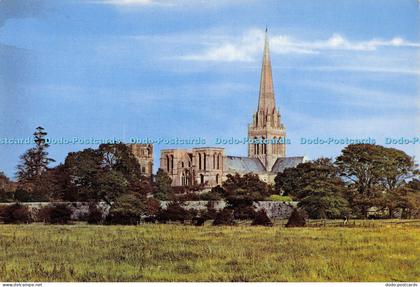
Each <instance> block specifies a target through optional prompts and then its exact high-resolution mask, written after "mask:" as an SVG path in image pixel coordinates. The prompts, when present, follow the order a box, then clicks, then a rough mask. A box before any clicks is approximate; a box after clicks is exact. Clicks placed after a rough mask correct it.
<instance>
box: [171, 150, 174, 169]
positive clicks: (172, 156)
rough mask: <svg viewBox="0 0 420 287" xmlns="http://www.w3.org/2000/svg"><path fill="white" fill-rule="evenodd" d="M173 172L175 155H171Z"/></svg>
mask: <svg viewBox="0 0 420 287" xmlns="http://www.w3.org/2000/svg"><path fill="white" fill-rule="evenodd" d="M171 170H174V155H173V154H172V155H171Z"/></svg>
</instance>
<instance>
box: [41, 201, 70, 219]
mask: <svg viewBox="0 0 420 287" xmlns="http://www.w3.org/2000/svg"><path fill="white" fill-rule="evenodd" d="M72 213H73V212H72V210H71V208H70V207H69V206H68V205H66V204H54V205H50V206H46V207H43V208H41V209H40V210H39V212H38V217H39V219H41V220H42V221H44V222H47V223H51V224H68V223H69V221H70V219H71V215H72Z"/></svg>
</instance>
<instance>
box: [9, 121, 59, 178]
mask: <svg viewBox="0 0 420 287" xmlns="http://www.w3.org/2000/svg"><path fill="white" fill-rule="evenodd" d="M33 135H34V142H35V147H33V148H30V149H29V150H27V151H26V152H25V153H24V154H23V155H21V156H20V163H19V165H18V166H17V172H16V176H17V178H18V181H20V182H23V181H31V180H33V179H35V178H37V177H38V176H40V175H41V174H42V173H43V172H45V171H46V170H47V169H48V165H49V164H50V163H51V162H54V161H55V160H54V159H52V158H49V157H48V152H47V148H48V147H49V145H48V143H47V141H46V136H47V132H45V130H44V128H43V127H37V128H36V130H35V133H34V134H33Z"/></svg>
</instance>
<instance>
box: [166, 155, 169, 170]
mask: <svg viewBox="0 0 420 287" xmlns="http://www.w3.org/2000/svg"><path fill="white" fill-rule="evenodd" d="M169 164H170V160H169V155H166V171H167V172H169Z"/></svg>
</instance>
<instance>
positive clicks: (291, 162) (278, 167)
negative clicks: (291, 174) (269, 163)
mask: <svg viewBox="0 0 420 287" xmlns="http://www.w3.org/2000/svg"><path fill="white" fill-rule="evenodd" d="M303 162H304V157H303V156H292V157H280V158H278V159H277V160H276V162H275V163H274V165H273V168H272V169H271V171H272V172H276V173H277V172H283V171H284V170H285V169H286V168H289V167H296V166H297V165H298V164H300V163H303Z"/></svg>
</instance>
